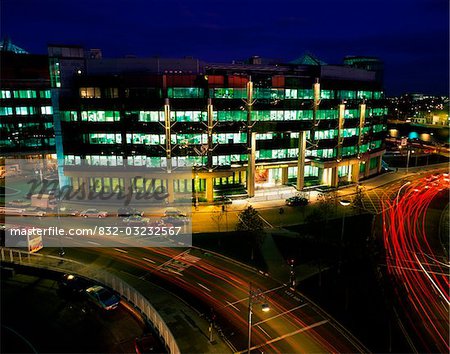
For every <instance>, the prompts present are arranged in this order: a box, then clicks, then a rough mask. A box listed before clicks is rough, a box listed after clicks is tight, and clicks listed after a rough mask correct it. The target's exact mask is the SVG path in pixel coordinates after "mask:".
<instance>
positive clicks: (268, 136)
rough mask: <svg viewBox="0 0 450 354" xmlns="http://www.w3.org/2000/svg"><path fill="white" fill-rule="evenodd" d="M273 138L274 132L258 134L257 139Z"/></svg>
mask: <svg viewBox="0 0 450 354" xmlns="http://www.w3.org/2000/svg"><path fill="white" fill-rule="evenodd" d="M291 137H292V136H291ZM272 139H273V133H265V134H256V140H272Z"/></svg>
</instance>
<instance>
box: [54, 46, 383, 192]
mask: <svg viewBox="0 0 450 354" xmlns="http://www.w3.org/2000/svg"><path fill="white" fill-rule="evenodd" d="M49 61H50V75H51V79H52V87H53V90H52V94H53V97H54V108H55V129H56V141H57V150H58V157H59V158H60V159H64V161H65V164H66V165H68V166H78V165H80V164H81V163H82V161H84V162H83V163H87V164H91V165H94V166H129V167H130V168H132V167H133V166H135V167H138V166H147V167H153V168H156V169H161V170H169V171H170V170H172V169H175V168H177V167H180V166H194V168H193V177H192V181H189V182H188V183H189V184H190V183H192V188H193V190H195V191H196V192H197V193H198V195H200V197H201V198H204V199H205V200H207V201H212V200H213V198H214V197H215V196H220V195H223V194H226V195H229V194H233V193H235V194H240V193H242V194H247V195H249V196H253V195H254V193H255V189H257V188H258V187H268V186H275V185H287V184H292V185H295V186H296V187H297V188H298V189H299V190H300V189H302V188H304V187H305V186H308V185H321V184H323V185H329V186H334V187H336V186H338V185H339V184H346V183H351V182H357V181H358V180H359V179H360V178H366V177H369V176H370V175H373V174H376V173H379V172H380V170H381V158H382V155H383V152H384V137H385V134H386V122H385V115H386V113H387V109H386V108H385V100H384V93H383V88H382V82H381V81H380V80H379V78H378V76H377V73H376V72H375V71H370V70H363V69H359V68H354V67H350V66H345V65H327V64H325V63H322V62H318V61H317V62H316V61H315V59H314V58H312V57H310V56H306V57H304V58H302V59H301V60H299V61H297V62H293V63H290V64H276V65H275V64H273V65H265V64H259V62H257V63H256V64H255V63H251V64H209V63H204V62H201V61H199V60H197V59H193V58H185V59H161V58H147V59H143V58H120V59H103V58H102V57H101V53H100V52H99V51H98V50H95V51H91V52H89V53H86V52H85V51H84V50H83V49H82V48H80V47H61V46H51V47H49ZM69 170H70V169H68V170H67V171H66V172H65V175H66V177H69V183H71V184H72V185H75V186H76V185H79V184H81V180H80V178H79V177H77V175H76V173H74V172H73V171H72V172H68V171H69ZM83 178H85V177H83ZM85 179H86V178H85ZM83 182H84V184H85V185H87V186H91V187H89V188H96V189H103V190H110V189H112V188H116V187H117V186H119V187H120V188H122V187H123V188H126V187H127V186H132V188H135V189H136V190H142V189H147V188H150V186H153V187H154V186H155V181H154V180H146V178H145V177H142V178H139V179H136V178H135V179H133V180H127V178H125V179H118V178H112V177H111V176H107V177H98V178H97V179H96V178H87V179H86V180H84V181H83ZM156 184H159V185H166V186H167V187H168V189H169V190H172V189H174V190H175V192H183V190H185V189H186V190H187V189H189V188H186V186H180V185H177V186H169V185H168V184H170V181H168V180H164V178H162V179H161V180H160V181H157V182H156Z"/></svg>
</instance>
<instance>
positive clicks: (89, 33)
mask: <svg viewBox="0 0 450 354" xmlns="http://www.w3.org/2000/svg"><path fill="white" fill-rule="evenodd" d="M0 6H1V21H0V22H1V35H2V36H4V35H8V36H9V37H10V38H11V39H12V41H13V43H15V44H16V45H18V46H20V47H22V48H24V49H26V50H27V51H29V52H31V53H45V52H46V46H47V44H48V43H67V44H81V45H83V46H85V47H86V48H102V50H103V55H104V56H106V57H113V56H123V55H126V54H134V55H138V56H155V55H160V56H167V57H182V56H186V55H192V56H194V57H198V58H200V59H203V60H207V61H216V62H217V61H221V62H229V61H230V60H232V59H238V60H242V59H245V58H247V57H249V56H251V55H260V56H262V57H268V58H281V59H285V60H292V59H295V58H297V57H299V56H301V55H302V54H303V53H305V52H310V53H313V54H314V55H316V56H317V57H319V58H320V59H322V60H324V61H325V62H328V63H341V62H342V58H343V57H344V56H345V55H372V56H377V57H379V58H381V59H382V60H383V61H384V62H385V68H386V70H385V86H386V90H387V94H388V95H396V94H401V93H403V92H423V93H429V94H445V95H447V94H448V78H449V68H448V66H449V44H448V43H449V33H448V26H449V22H448V21H449V8H448V7H449V5H448V0H378V1H374V0H308V1H306V0H271V1H267V0H259V1H244V0H227V1H224V0H209V1H207V0H164V1H162V0H160V1H154V0H115V1H114V0H76V1H72V0H1V1H0Z"/></svg>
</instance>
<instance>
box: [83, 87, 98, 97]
mask: <svg viewBox="0 0 450 354" xmlns="http://www.w3.org/2000/svg"><path fill="white" fill-rule="evenodd" d="M80 97H81V98H100V97H101V93H100V87H80Z"/></svg>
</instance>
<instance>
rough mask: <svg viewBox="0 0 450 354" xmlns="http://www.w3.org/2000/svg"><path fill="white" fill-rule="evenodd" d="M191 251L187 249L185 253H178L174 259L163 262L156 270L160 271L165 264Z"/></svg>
mask: <svg viewBox="0 0 450 354" xmlns="http://www.w3.org/2000/svg"><path fill="white" fill-rule="evenodd" d="M190 251H191V249H187V250H186V251H183V252H180V253H178V254H177V255H176V256H175V257H173V258H170V259H169V260H168V261H166V262H164V263H163V264H160V265H159V266H158V268H157V270H160V269H161V268H163V267H164V266H165V265H166V264H169V263H170V262H172V261H173V260H175V259H178V258H180V257H181V256H182V255H184V254H186V253H189V252H190Z"/></svg>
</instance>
